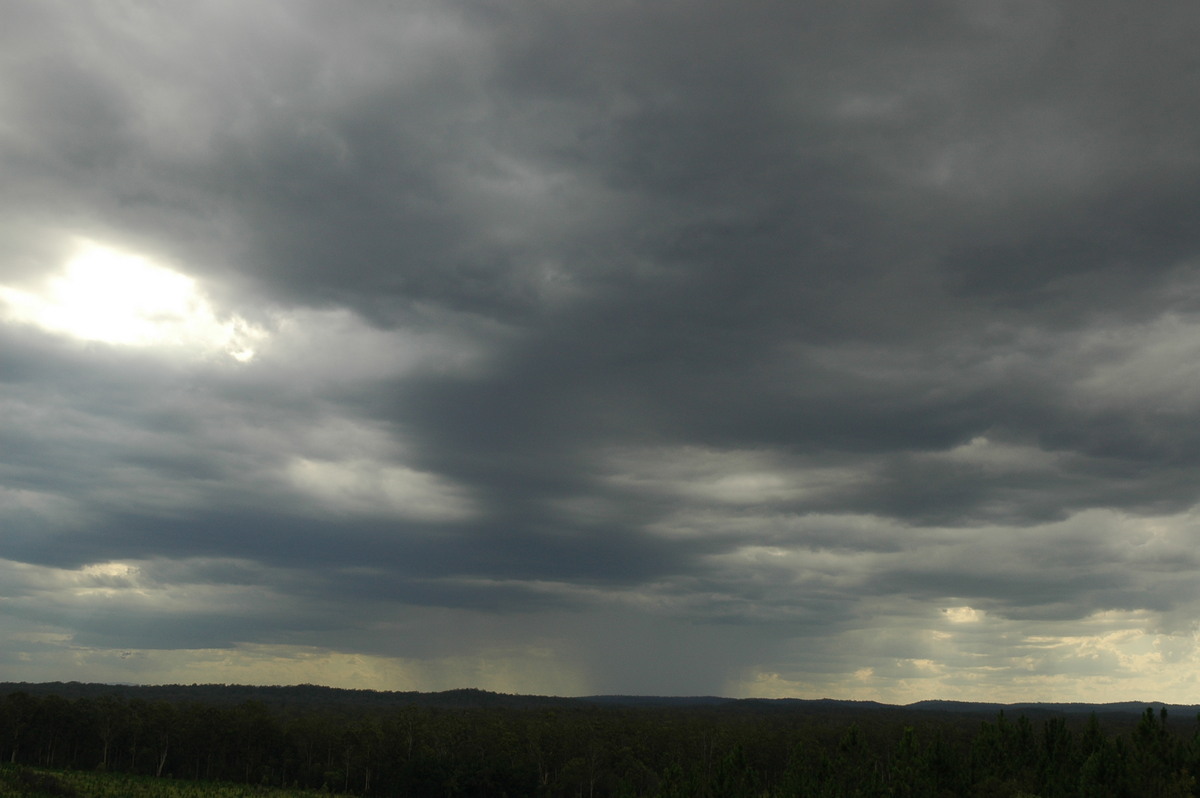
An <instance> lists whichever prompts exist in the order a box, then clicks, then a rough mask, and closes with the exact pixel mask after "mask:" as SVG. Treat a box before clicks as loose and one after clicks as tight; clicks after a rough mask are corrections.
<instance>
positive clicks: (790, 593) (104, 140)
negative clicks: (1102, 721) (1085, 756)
mask: <svg viewBox="0 0 1200 798" xmlns="http://www.w3.org/2000/svg"><path fill="white" fill-rule="evenodd" d="M4 13H5V24H4V26H3V30H2V32H0V53H2V54H3V55H0V120H2V121H0V179H2V181H3V182H2V185H3V186H4V189H3V191H2V192H0V244H2V246H0V419H2V423H0V678H2V679H7V680H30V681H45V680H49V679H63V680H68V679H76V680H81V681H121V682H184V683H188V682H251V683H255V682H257V683H295V682H320V683H326V684H334V685H338V686H353V687H372V688H380V689H424V690H430V689H446V688H451V687H458V686H478V687H483V688H488V689H494V690H503V691H509V692H531V693H552V694H588V693H654V694H697V693H716V694H724V695H735V696H742V695H760V696H782V695H795V696H804V697H819V696H823V695H828V696H837V697H849V698H862V699H867V698H875V699H882V700H887V701H897V702H904V701H911V700H918V699H922V698H931V697H940V698H961V699H997V700H1037V699H1063V700H1071V699H1078V700H1096V701H1103V700H1123V699H1133V700H1151V699H1153V700H1162V701H1175V702H1197V701H1200V684H1197V681H1196V676H1195V673H1196V665H1197V662H1198V660H1200V646H1198V643H1197V641H1198V638H1197V630H1198V626H1197V614H1198V613H1200V588H1198V587H1197V585H1200V555H1198V554H1197V553H1196V552H1197V551H1200V547H1198V545H1197V544H1198V543H1200V527H1198V526H1197V518H1196V505H1197V501H1198V499H1200V426H1198V425H1197V423H1196V419H1197V412H1198V408H1200V366H1198V365H1197V364H1200V228H1198V225H1197V221H1196V213H1195V209H1196V208H1197V207H1198V206H1200V135H1198V134H1200V111H1198V110H1196V104H1195V102H1194V100H1195V97H1196V96H1197V95H1198V93H1200V56H1198V55H1197V51H1196V48H1195V41H1196V38H1197V34H1200V11H1198V10H1197V9H1196V8H1195V6H1194V5H1193V4H1191V3H1188V2H1168V3H1166V4H1161V5H1159V6H1156V7H1155V9H1154V10H1153V11H1152V12H1151V11H1141V10H1138V9H1132V10H1131V9H1130V7H1129V6H1128V5H1127V4H1122V3H1115V2H1088V3H1083V2H1066V1H1061V2H1039V1H1038V0H1002V1H1001V2H996V1H995V0H988V2H974V1H973V0H972V1H970V2H926V3H894V2H887V3H884V2H867V3H856V4H845V3H835V2H820V1H818V2H806V3H785V2H767V1H765V0H764V1H760V0H751V1H750V2H747V0H737V2H733V1H732V0H730V1H729V2H726V1H725V0H696V2H674V1H671V2H652V3H651V2H646V3H591V2H588V3H584V2H574V0H562V1H559V2H550V1H549V0H502V1H497V2H482V3H480V2H461V3H460V2H429V3H423V2H389V3H384V2H365V3H355V4H350V5H347V4H329V3H320V2H311V3H308V2H290V1H289V2H271V1H269V0H265V1H264V2H255V3H251V4H245V3H226V2H204V3H165V4H164V3H103V4H101V3H91V4H88V3H82V4H81V3H76V2H21V1H19V0H14V2H10V3H9V4H8V5H7V6H6V9H5V12H4Z"/></svg>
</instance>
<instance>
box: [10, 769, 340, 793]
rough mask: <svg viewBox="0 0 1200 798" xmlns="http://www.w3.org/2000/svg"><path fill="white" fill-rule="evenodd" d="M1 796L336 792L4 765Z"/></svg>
mask: <svg viewBox="0 0 1200 798" xmlns="http://www.w3.org/2000/svg"><path fill="white" fill-rule="evenodd" d="M0 798H336V794H335V793H328V792H319V791H313V790H283V789H279V788H277V787H254V786H250V785H246V784H229V783H222V782H204V781H183V780H180V779H158V778H154V777H153V776H131V775H127V774H124V773H97V772H93V771H79V770H66V771H64V770H44V769H42V768H31V767H5V768H2V769H0Z"/></svg>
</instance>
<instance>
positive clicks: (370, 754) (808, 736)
mask: <svg viewBox="0 0 1200 798" xmlns="http://www.w3.org/2000/svg"><path fill="white" fill-rule="evenodd" d="M1198 720H1200V719H1198ZM0 757H3V758H4V760H6V761H9V762H12V763H16V764H25V765H33V766H40V767H48V768H64V769H89V770H90V769H99V770H109V771H119V772H125V773H134V774H147V775H152V776H158V777H161V778H180V779H183V778H186V779H195V780H223V781H238V782H243V783H250V784H261V785H270V786H281V787H299V788H306V789H328V790H335V791H339V792H349V793H355V794H359V795H388V796H394V795H404V796H439V798H440V797H441V796H488V797H489V798H492V797H494V796H536V797H538V798H543V797H544V798H557V797H558V796H564V797H565V796H587V797H588V798H602V797H604V796H664V797H666V796H677V797H678V798H684V797H686V798H706V796H712V798H717V797H718V796H719V797H720V798H738V796H754V798H769V797H771V796H941V795H944V796H959V795H977V796H1005V798H1008V797H1009V796H1017V795H1026V796H1031V795H1034V796H1043V798H1051V797H1052V796H1088V797H1089V798H1103V797H1104V796H1114V797H1115V796H1184V795H1193V794H1195V779H1194V778H1193V775H1192V774H1194V773H1196V772H1198V770H1200V729H1198V727H1197V724H1196V723H1195V722H1183V723H1179V722H1176V721H1173V720H1170V719H1168V717H1167V713H1166V710H1165V709H1164V710H1160V711H1158V712H1155V711H1154V710H1153V709H1147V710H1146V712H1145V713H1144V714H1143V715H1142V716H1141V717H1140V719H1137V721H1136V724H1135V725H1133V724H1130V725H1122V724H1120V723H1119V722H1118V721H1111V722H1110V721H1109V720H1107V719H1106V720H1105V721H1103V722H1102V721H1101V720H1099V719H1098V718H1097V717H1096V716H1095V715H1092V716H1090V717H1089V718H1087V719H1083V718H1080V719H1068V718H1066V717H1063V716H1048V717H1044V718H1041V719H1039V720H1038V721H1036V722H1035V721H1031V720H1029V719H1028V718H1027V717H1025V716H1020V717H1017V718H1016V719H1013V718H1010V717H1007V716H1005V715H1004V714H1003V713H1001V714H1000V715H999V716H997V717H993V718H990V719H988V720H986V721H982V722H981V721H979V720H977V719H972V718H970V717H969V716H963V715H953V716H952V715H923V714H921V713H913V712H907V713H906V712H882V711H879V712H862V713H850V714H849V715H847V714H842V715H840V716H834V715H813V714H805V713H800V712H795V711H788V710H783V709H760V710H752V709H750V708H747V707H746V706H744V705H738V706H735V707H734V706H731V707H694V708H679V707H673V708H663V707H652V708H645V707H586V708H566V709H564V708H516V709H514V708H488V707H481V708H463V709H446V708H434V707H420V706H410V707H402V708H389V709H381V710H370V711H366V710H362V709H361V708H354V709H352V710H336V709H324V710H313V709H308V708H301V709H295V710H288V709H286V708H270V707H268V706H267V705H266V704H264V703H262V702H258V701H246V702H243V703H240V704H237V705H228V704H215V703H201V702H181V703H176V702H168V701H158V700H144V699H141V698H128V697H123V696H119V695H113V696H102V697H94V698H71V699H69V698H65V697H63V696H59V695H30V694H29V693H26V692H14V693H10V694H7V695H3V696H0Z"/></svg>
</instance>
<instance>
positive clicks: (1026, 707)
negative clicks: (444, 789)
mask: <svg viewBox="0 0 1200 798" xmlns="http://www.w3.org/2000/svg"><path fill="white" fill-rule="evenodd" d="M15 692H25V693H29V694H30V695H58V696H62V697H63V698H68V699H71V698H98V697H100V696H106V695H116V696H122V697H125V698H140V699H142V700H146V701H168V702H172V703H183V702H200V703H213V704H240V703H243V702H245V701H260V702H262V703H264V704H267V705H269V706H274V707H279V708H284V707H292V708H297V709H302V708H330V709H346V710H353V709H356V708H376V709H387V708H392V707H406V706H418V707H435V708H443V709H470V708H510V709H553V708H564V709H565V708H580V709H582V708H587V707H645V708H706V707H707V708H718V709H729V710H746V711H767V712H772V711H801V712H805V713H811V714H833V713H843V714H844V713H847V712H853V713H861V712H868V713H869V712H877V711H892V712H896V711H912V712H921V713H930V714H934V713H936V714H954V715H982V716H994V715H995V714H997V713H998V712H1000V711H1001V710H1003V711H1004V712H1005V713H1007V714H1011V715H1014V716H1015V715H1020V714H1026V715H1031V716H1037V715H1067V716H1072V715H1087V714H1090V713H1093V712H1095V713H1096V714H1097V715H1114V716H1115V715H1135V716H1136V715H1140V714H1141V713H1142V712H1144V711H1145V710H1146V708H1147V707H1153V708H1154V709H1155V710H1156V711H1157V710H1158V709H1159V708H1162V707H1166V709H1167V712H1168V713H1169V714H1170V715H1172V716H1174V717H1176V718H1195V717H1196V716H1197V714H1200V705H1195V704H1164V703H1162V702H1159V701H1120V702H1114V703H1107V704H1086V703H1048V702H1022V703H1013V704H1001V703H994V702H971V701H938V700H929V701H918V702H916V703H912V704H905V705H898V704H882V703H879V702H876V701H848V700H840V699H831V698H820V699H801V698H725V697H721V696H639V695H594V696H580V697H559V696H539V695H513V694H508V693H494V692H490V691H488V690H478V689H474V688H463V689H458V690H445V691H441V692H431V693H422V692H415V691H411V692H392V691H380V690H347V689H343V688H337V687H323V686H321V685H314V684H299V685H289V686H256V685H239V684H191V685H183V684H168V685H130V684H96V683H84V682H38V683H31V682H0V695H7V694H9V693H15Z"/></svg>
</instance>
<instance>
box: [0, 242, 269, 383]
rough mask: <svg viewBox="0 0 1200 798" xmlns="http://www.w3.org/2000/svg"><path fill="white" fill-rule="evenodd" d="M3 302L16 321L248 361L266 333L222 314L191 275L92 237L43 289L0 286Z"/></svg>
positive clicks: (7, 315)
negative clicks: (102, 243)
mask: <svg viewBox="0 0 1200 798" xmlns="http://www.w3.org/2000/svg"><path fill="white" fill-rule="evenodd" d="M0 302H2V303H3V304H2V305H0V313H2V314H3V317H4V318H5V319H7V320H9V321H15V322H19V323H25V324H33V325H36V326H38V327H41V328H42V329H44V330H48V331H50V332H55V333H60V334H64V335H69V336H72V337H74V338H80V339H83V340H86V341H100V342H102V343H107V344H119V345H125V346H137V347H174V348H184V349H189V350H198V351H211V350H219V351H224V352H225V353H226V354H228V355H229V356H230V357H232V358H234V359H235V360H238V361H241V362H245V361H248V360H250V359H251V358H253V357H254V348H253V343H254V342H255V341H256V340H258V339H259V338H261V337H262V335H263V333H262V331H261V330H257V329H255V328H253V327H252V326H250V325H249V324H247V323H246V322H245V321H244V320H242V319H240V318H237V317H230V318H228V319H224V320H222V319H220V318H218V316H217V314H216V311H215V310H214V309H213V307H212V305H211V304H209V302H208V300H207V299H206V298H205V297H204V295H203V294H202V293H201V292H200V290H199V289H198V287H197V285H196V281H195V280H193V279H191V278H190V277H188V276H186V275H183V274H180V273H179V272H176V271H172V270H171V269H168V268H165V267H163V266H159V265H157V264H155V263H153V262H151V261H150V260H148V259H146V258H143V257H140V256H138V255H133V254H130V253H127V252H121V251H119V250H116V249H112V248H109V247H104V246H100V245H98V244H95V243H92V242H86V243H83V244H81V245H80V246H79V247H78V248H77V250H76V252H75V255H74V256H73V257H72V258H71V259H70V260H69V261H68V262H67V263H66V265H65V266H64V267H63V269H62V271H61V272H59V273H58V274H56V275H55V276H53V277H51V278H50V279H48V280H47V281H46V282H45V283H44V284H43V286H42V289H41V290H40V291H36V292H33V291H22V290H18V289H15V288H10V287H7V286H0Z"/></svg>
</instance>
